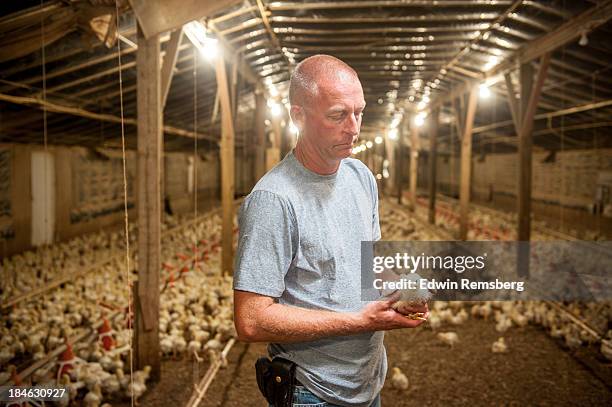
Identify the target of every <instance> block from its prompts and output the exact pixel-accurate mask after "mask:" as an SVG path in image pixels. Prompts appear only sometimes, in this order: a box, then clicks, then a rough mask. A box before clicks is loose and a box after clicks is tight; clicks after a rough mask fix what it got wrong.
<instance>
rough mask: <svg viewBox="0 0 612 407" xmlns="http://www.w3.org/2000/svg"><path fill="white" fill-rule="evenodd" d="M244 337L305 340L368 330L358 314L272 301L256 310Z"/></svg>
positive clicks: (253, 340) (287, 340) (283, 340)
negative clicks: (247, 332) (264, 307)
mask: <svg viewBox="0 0 612 407" xmlns="http://www.w3.org/2000/svg"><path fill="white" fill-rule="evenodd" d="M256 314H257V315H256V316H255V315H254V316H255V318H254V319H253V320H252V322H253V325H252V326H251V329H249V331H250V332H249V334H248V335H247V337H246V338H244V339H246V340H248V341H249V342H276V343H289V342H307V341H314V340H317V339H321V338H325V337H331V336H342V335H351V334H356V333H360V332H365V331H366V330H367V328H366V324H365V322H364V321H363V320H362V318H361V317H360V314H358V313H355V312H334V311H324V310H309V309H305V308H298V307H293V306H291V305H284V304H278V303H273V304H270V305H269V306H268V307H267V308H266V309H265V310H263V311H262V310H258V312H257V313H256Z"/></svg>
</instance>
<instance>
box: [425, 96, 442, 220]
mask: <svg viewBox="0 0 612 407" xmlns="http://www.w3.org/2000/svg"><path fill="white" fill-rule="evenodd" d="M439 117H440V109H439V108H435V109H434V110H433V111H432V112H431V116H430V126H429V213H428V216H427V219H428V220H429V223H431V224H432V225H435V224H436V158H437V146H438V144H437V139H438V120H439Z"/></svg>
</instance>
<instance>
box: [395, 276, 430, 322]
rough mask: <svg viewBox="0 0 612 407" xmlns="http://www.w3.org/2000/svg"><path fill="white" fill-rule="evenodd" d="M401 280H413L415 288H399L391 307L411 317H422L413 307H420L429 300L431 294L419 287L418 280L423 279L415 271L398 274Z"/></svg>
mask: <svg viewBox="0 0 612 407" xmlns="http://www.w3.org/2000/svg"><path fill="white" fill-rule="evenodd" d="M400 279H401V280H406V281H414V282H415V283H414V284H415V285H416V287H417V288H415V289H409V288H406V289H403V290H399V299H398V300H397V301H396V302H394V303H393V305H392V306H391V308H393V309H394V310H396V311H397V312H399V313H400V314H403V315H406V316H407V317H409V318H412V319H423V318H422V314H421V313H415V312H414V309H415V308H419V307H422V306H423V305H425V304H426V303H427V301H429V300H430V299H431V298H432V297H433V294H432V293H431V292H430V291H429V290H427V289H426V288H425V289H424V288H420V283H419V281H421V280H424V279H423V278H422V277H421V276H419V275H418V274H417V273H406V274H401V275H400Z"/></svg>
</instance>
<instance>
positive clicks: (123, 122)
mask: <svg viewBox="0 0 612 407" xmlns="http://www.w3.org/2000/svg"><path fill="white" fill-rule="evenodd" d="M611 18H612V0H571V1H570V0H542V1H536V0H529V1H527V0H449V1H445V0H438V1H425V0H422V1H421V0H384V1H383V0H350V1H344V0H343V1H330V0H315V1H301V0H291V1H289V0H279V1H270V0H218V1H210V2H198V1H181V0H149V1H147V2H145V1H141V0H129V1H128V0H116V1H113V0H39V1H32V0H24V1H18V2H2V4H0V256H1V257H0V258H1V261H0V267H1V271H0V281H1V282H0V394H1V395H2V399H1V400H0V405H4V404H3V403H5V404H6V405H11V401H10V400H9V399H8V398H6V397H7V396H6V394H8V393H6V392H7V391H8V390H7V389H9V388H16V387H15V386H29V387H28V388H32V386H46V387H49V388H64V389H66V396H65V397H63V398H62V399H61V400H59V401H38V400H30V401H29V402H28V403H29V404H27V405H36V406H38V405H59V406H69V405H70V406H81V405H82V406H107V407H108V406H130V405H136V404H137V405H141V406H151V407H158V406H160V407H161V406H187V407H195V406H198V405H200V406H223V407H233V406H236V407H237V406H245V405H247V406H251V405H252V406H265V405H268V404H267V403H266V401H265V399H264V397H263V396H262V395H261V393H260V392H259V389H258V386H257V382H256V377H255V369H254V365H255V361H256V360H257V358H258V357H259V356H261V355H264V354H266V344H265V343H246V342H243V341H239V340H238V338H237V332H236V328H235V325H234V308H233V294H234V291H233V286H232V282H233V271H234V264H235V263H234V260H235V259H234V257H235V253H236V245H237V241H238V238H239V236H240V235H239V234H240V230H239V228H238V219H237V213H238V210H239V208H240V205H241V204H242V202H243V201H244V199H245V197H247V196H248V194H249V193H250V192H251V190H252V189H253V187H254V186H255V184H256V183H257V181H258V180H259V179H260V178H261V177H263V176H264V174H266V172H268V171H269V170H270V169H272V168H273V167H274V166H275V165H277V163H279V162H280V161H281V160H282V159H283V157H285V156H286V155H287V154H288V153H290V152H291V151H292V149H293V147H294V146H295V145H296V143H297V141H298V140H299V137H300V136H299V134H298V133H299V131H298V129H297V127H296V126H295V125H294V124H293V123H292V121H291V118H290V117H289V112H290V105H289V100H288V91H289V80H290V76H291V73H292V72H293V70H294V69H295V67H296V65H297V64H298V63H300V61H303V60H304V59H305V58H307V57H309V56H313V55H317V54H329V55H333V56H335V57H337V58H339V59H341V60H342V61H344V62H346V63H347V64H348V65H350V66H351V67H352V68H353V69H354V70H355V71H356V72H357V74H358V76H359V79H360V81H361V84H362V86H363V94H364V96H365V101H366V103H367V106H366V108H365V110H364V113H363V120H362V125H361V133H360V136H359V140H358V141H357V142H356V143H355V144H354V145H353V146H352V154H351V157H352V158H355V159H358V160H360V161H361V162H363V163H364V164H365V165H366V166H367V167H368V168H369V169H370V171H371V172H372V174H373V176H374V177H375V179H376V182H377V187H378V193H379V213H380V215H379V216H380V226H381V231H382V240H383V241H394V242H405V243H410V242H489V243H491V244H496V243H497V244H501V243H502V242H506V243H512V242H533V243H535V244H538V243H550V244H551V245H553V246H554V245H557V246H554V247H566V246H562V245H568V246H567V247H570V248H571V249H570V250H574V256H576V257H580V256H584V257H589V256H588V255H587V254H586V253H590V252H587V251H585V252H581V250H582V249H581V247H583V246H581V245H582V244H584V243H585V242H588V245H589V249H588V250H595V251H597V253H601V256H602V258H608V259H609V258H610V254H611V253H612V246H611V245H610V240H611V237H612V134H611V133H610V131H611V129H612V75H611V68H612V43H611V41H610V38H612V23H611V22H610V19H611ZM559 250H560V249H559ZM585 250H586V249H585ZM553 255H555V253H553V252H549V256H553ZM519 257H520V255H519ZM547 260H548V259H547ZM517 261H518V260H517ZM527 262H528V263H527V265H528V266H529V259H528V260H527ZM551 264H552V265H553V266H551V267H552V268H551V270H552V271H551V272H553V273H554V270H553V268H554V267H560V266H559V265H558V264H555V263H551ZM610 265H612V263H607V265H606V267H605V268H607V270H605V272H606V273H607V274H603V275H602V276H601V277H602V280H598V282H597V283H596V285H597V284H598V285H597V288H598V289H599V295H598V296H591V297H583V298H581V299H580V300H577V299H575V298H573V299H569V300H564V299H563V298H557V299H551V298H541V299H538V298H533V297H531V298H529V299H528V300H525V299H524V298H525V297H520V296H519V297H517V298H516V299H514V300H505V301H500V300H495V299H491V300H463V299H461V300H458V299H455V300H453V299H449V298H446V299H435V297H434V300H432V301H430V302H429V309H430V314H429V318H428V320H427V322H425V323H424V324H422V325H421V326H420V327H417V328H415V329H401V330H391V331H388V332H386V334H385V339H384V341H385V342H384V343H385V347H386V352H387V358H388V372H387V375H386V382H385V385H384V387H383V389H382V391H381V399H382V404H383V405H385V406H417V405H419V406H420V405H461V406H463V405H470V406H471V405H499V404H504V405H564V406H565V405H610V404H611V402H612V324H611V321H612V303H611V302H610V300H612V295H611V294H612V291H611V290H610V281H612V279H610V278H609V277H610ZM532 268H533V263H532ZM532 271H533V270H532ZM358 272H359V271H356V273H358ZM553 279H554V276H553ZM585 284H587V283H585ZM11 386H13V387H11ZM12 403H13V404H12V405H20V406H21V405H26V403H25V402H21V401H13V402H12Z"/></svg>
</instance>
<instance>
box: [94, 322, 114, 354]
mask: <svg viewBox="0 0 612 407" xmlns="http://www.w3.org/2000/svg"><path fill="white" fill-rule="evenodd" d="M98 335H99V337H100V340H101V341H102V347H103V348H104V350H107V351H109V350H111V349H112V348H113V346H115V340H114V339H113V330H112V328H111V326H110V322H108V319H106V318H104V319H103V321H102V326H101V327H99V328H98Z"/></svg>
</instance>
